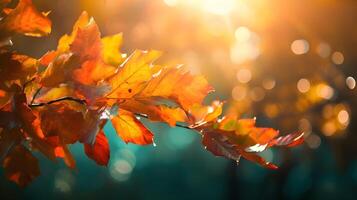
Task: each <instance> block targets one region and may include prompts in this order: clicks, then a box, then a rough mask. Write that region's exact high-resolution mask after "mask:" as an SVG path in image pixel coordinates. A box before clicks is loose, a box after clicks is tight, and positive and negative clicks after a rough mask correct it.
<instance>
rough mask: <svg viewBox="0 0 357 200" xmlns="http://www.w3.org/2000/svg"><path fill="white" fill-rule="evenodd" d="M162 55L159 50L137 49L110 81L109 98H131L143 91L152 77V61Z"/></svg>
mask: <svg viewBox="0 0 357 200" xmlns="http://www.w3.org/2000/svg"><path fill="white" fill-rule="evenodd" d="M159 56H160V52H157V51H149V52H143V51H135V52H134V53H133V54H132V55H130V56H129V57H128V58H127V59H126V60H125V61H124V63H123V64H122V65H121V66H120V68H119V69H118V70H119V71H118V72H117V73H116V74H115V75H114V76H112V77H111V78H110V79H109V80H108V81H109V83H110V85H111V87H112V90H111V92H110V93H109V94H107V97H108V98H117V99H124V98H131V97H133V96H134V95H136V94H138V93H139V92H141V90H142V89H143V88H144V87H145V85H146V83H147V82H148V81H149V80H150V79H151V78H152V73H151V68H150V66H151V65H152V63H153V62H154V61H155V60H156V59H157V58H158V57H159Z"/></svg>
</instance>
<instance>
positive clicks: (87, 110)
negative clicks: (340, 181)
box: [0, 0, 303, 186]
mask: <svg viewBox="0 0 357 200" xmlns="http://www.w3.org/2000/svg"><path fill="white" fill-rule="evenodd" d="M9 2H10V1H8V0H0V9H1V10H2V13H1V15H2V18H1V20H0V30H1V36H0V62H1V64H0V67H1V68H0V78H1V80H2V82H1V83H0V108H1V110H0V131H1V132H0V159H1V160H0V162H1V163H2V166H3V167H4V169H5V176H6V177H7V178H8V179H9V180H11V181H14V182H16V183H17V184H19V185H20V186H26V185H27V184H28V183H30V182H31V181H32V180H33V179H34V178H35V177H37V176H39V174H40V169H39V164H38V161H37V159H36V158H35V157H34V156H33V155H32V152H33V151H39V152H41V153H42V154H44V155H45V156H46V157H47V158H48V159H50V160H56V159H58V158H59V159H63V160H64V162H65V163H66V165H67V166H68V167H70V168H75V160H74V158H73V156H72V154H71V152H70V151H69V148H68V146H69V145H71V144H74V143H77V142H80V143H83V146H84V150H85V153H86V155H87V156H88V157H89V158H91V159H93V160H94V161H95V162H96V163H97V164H99V165H107V164H108V162H109V158H110V150H109V143H108V139H107V138H106V136H105V133H104V131H103V127H104V125H105V124H106V123H109V121H110V122H111V123H112V124H113V126H114V128H115V130H116V132H117V134H118V136H119V137H120V138H121V139H122V140H123V141H124V142H126V143H134V144H138V145H148V144H152V143H153V137H154V134H153V133H152V132H151V131H150V130H149V129H148V128H147V127H145V125H144V124H143V123H142V122H141V121H140V120H139V119H137V116H140V117H145V118H147V119H149V120H151V121H153V122H163V123H167V124H168V125H170V126H171V127H175V126H176V127H181V128H186V129H191V130H193V131H196V132H197V133H199V134H200V135H201V136H202V138H203V139H202V144H203V145H204V146H205V148H206V149H207V150H208V151H210V152H212V153H213V154H214V155H216V156H224V157H227V158H229V159H233V160H235V161H237V162H238V161H239V159H240V158H241V157H243V158H245V159H247V160H250V161H253V162H256V163H258V164H260V165H262V166H264V167H267V168H270V169H276V168H277V166H275V165H274V164H272V163H270V162H267V161H265V160H264V159H263V158H262V157H260V156H259V155H258V154H257V153H258V152H261V151H264V150H266V149H267V148H270V147H273V146H287V147H292V146H296V145H298V144H301V143H302V142H303V133H301V132H297V133H293V134H289V135H285V136H280V137H279V136H278V135H279V132H278V131H277V130H275V129H272V128H258V127H256V125H255V119H239V118H238V117H237V116H234V115H226V116H224V115H223V114H222V107H223V103H222V102H220V101H214V102H212V104H211V105H204V104H203V103H202V102H203V100H204V98H205V97H206V96H207V95H208V94H209V93H211V92H213V88H212V87H211V86H210V85H209V84H208V82H207V80H206V79H205V78H204V77H203V76H202V75H192V74H191V73H190V72H189V71H188V70H187V69H185V68H184V67H183V66H166V65H159V64H156V63H155V61H156V60H157V59H158V58H159V57H160V56H161V53H160V52H158V51H155V50H150V51H141V50H136V51H134V52H133V53H132V54H131V55H130V56H128V57H127V56H125V55H126V54H123V53H122V52H120V46H121V44H122V34H116V35H113V36H106V37H101V33H100V31H99V28H98V26H97V24H96V23H95V21H94V19H93V18H91V17H89V15H88V14H87V13H86V12H83V13H82V14H81V16H80V17H79V19H78V20H77V22H76V23H75V25H74V27H73V30H72V33H71V34H69V35H64V36H62V37H61V38H60V40H59V42H58V46H57V49H56V50H53V51H49V52H47V53H46V54H45V55H43V56H42V57H41V58H39V59H35V58H31V57H29V56H26V55H21V54H18V53H17V52H14V51H12V50H11V47H10V46H8V45H9V44H12V43H11V40H10V39H11V36H12V35H14V34H24V35H27V36H35V37H41V36H45V35H48V34H49V33H50V31H51V21H50V19H49V18H48V16H47V13H41V12H39V11H37V10H36V8H35V7H34V5H33V4H32V2H31V1H30V0H20V1H19V3H18V5H17V6H16V7H15V8H14V9H11V8H8V7H6V5H7V3H9Z"/></svg>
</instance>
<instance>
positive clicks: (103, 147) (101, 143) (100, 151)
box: [84, 130, 110, 166]
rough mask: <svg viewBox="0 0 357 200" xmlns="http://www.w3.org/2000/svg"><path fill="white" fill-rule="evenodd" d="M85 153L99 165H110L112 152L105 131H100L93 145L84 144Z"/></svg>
mask: <svg viewBox="0 0 357 200" xmlns="http://www.w3.org/2000/svg"><path fill="white" fill-rule="evenodd" d="M84 151H85V153H86V154H87V156H88V157H89V158H91V159H93V160H94V161H95V162H96V163H97V164H98V165H105V166H106V165H108V162H109V157H110V150H109V143H108V139H107V137H105V134H104V132H103V130H100V131H99V133H98V134H97V136H96V139H95V142H94V144H93V145H92V144H84Z"/></svg>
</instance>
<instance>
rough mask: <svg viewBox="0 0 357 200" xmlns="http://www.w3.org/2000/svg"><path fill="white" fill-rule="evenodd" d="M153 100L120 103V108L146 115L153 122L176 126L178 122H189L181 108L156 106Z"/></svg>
mask: <svg viewBox="0 0 357 200" xmlns="http://www.w3.org/2000/svg"><path fill="white" fill-rule="evenodd" d="M156 103H157V102H156V101H153V100H152V99H141V100H127V101H124V102H122V103H120V107H121V108H123V109H126V110H128V111H130V112H134V113H141V114H144V115H146V116H147V117H148V119H150V120H151V121H155V122H166V123H167V124H169V125H170V126H175V125H176V122H187V121H188V119H187V116H186V113H185V112H184V111H183V110H182V109H181V108H179V107H169V106H166V105H156Z"/></svg>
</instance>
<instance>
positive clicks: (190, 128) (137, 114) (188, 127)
mask: <svg viewBox="0 0 357 200" xmlns="http://www.w3.org/2000/svg"><path fill="white" fill-rule="evenodd" d="M134 114H135V115H136V116H138V117H142V118H145V119H149V117H148V116H147V115H144V114H141V113H134ZM175 126H176V127H179V128H184V129H188V130H192V129H193V128H192V127H191V126H186V125H182V124H177V123H176V124H175Z"/></svg>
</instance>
